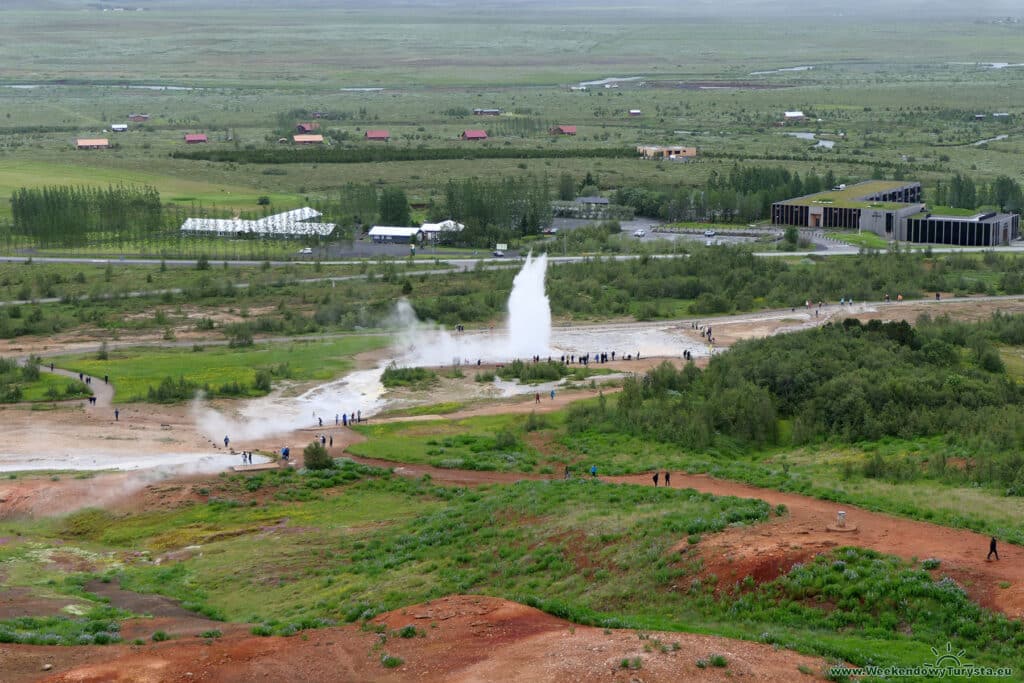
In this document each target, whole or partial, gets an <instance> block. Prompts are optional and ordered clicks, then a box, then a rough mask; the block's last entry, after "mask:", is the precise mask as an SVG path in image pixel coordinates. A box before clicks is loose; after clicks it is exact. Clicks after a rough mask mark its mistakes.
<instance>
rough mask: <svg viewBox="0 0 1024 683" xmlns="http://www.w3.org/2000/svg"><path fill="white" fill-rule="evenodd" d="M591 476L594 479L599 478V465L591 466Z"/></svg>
mask: <svg viewBox="0 0 1024 683" xmlns="http://www.w3.org/2000/svg"><path fill="white" fill-rule="evenodd" d="M590 476H592V477H596V476H597V465H591V466H590Z"/></svg>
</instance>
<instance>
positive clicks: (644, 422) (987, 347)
mask: <svg viewBox="0 0 1024 683" xmlns="http://www.w3.org/2000/svg"><path fill="white" fill-rule="evenodd" d="M996 343H1015V344H1017V343H1024V316H1019V315H1003V314H996V315H995V316H994V317H993V318H992V319H991V320H988V321H985V322H981V323H963V322H954V321H951V320H949V319H948V318H939V319H935V320H932V319H930V318H924V319H922V320H921V321H919V324H918V325H917V326H916V327H912V326H911V325H910V324H909V323H907V322H905V321H901V322H890V323H883V322H881V321H878V320H871V321H869V322H868V323H866V324H863V323H861V322H860V321H858V320H856V319H852V318H851V319H846V320H844V321H843V322H842V323H840V324H828V325H826V326H824V327H821V328H815V329H813V330H808V331H805V332H798V333H793V334H786V335H779V336H775V337H769V338H766V339H759V340H750V341H743V342H739V343H737V344H736V345H735V346H734V347H733V348H732V349H731V350H730V351H729V353H727V354H722V355H719V356H715V357H714V358H712V360H711V362H710V363H709V365H708V367H707V368H706V369H705V370H701V369H699V368H697V367H696V365H694V364H692V363H690V364H687V365H686V366H684V367H682V368H681V369H680V368H676V367H675V366H673V365H672V364H670V363H664V364H662V365H661V366H659V367H657V368H654V369H653V370H651V371H650V372H648V373H647V374H645V375H643V376H642V377H633V378H629V379H627V380H626V381H625V384H624V387H623V390H622V392H621V393H620V394H619V396H618V400H617V401H616V402H615V403H614V406H612V405H610V404H609V402H601V403H597V404H579V405H576V406H574V407H573V408H571V409H570V413H569V417H568V420H567V424H568V427H569V429H570V431H571V432H577V433H579V432H584V431H588V430H592V429H597V430H599V431H600V430H610V431H615V432H624V433H629V434H633V435H636V436H641V437H644V438H654V439H657V440H660V441H663V442H667V443H673V444H678V445H679V446H681V447H683V448H689V449H695V450H709V449H726V450H729V449H735V448H752V449H757V448H762V447H769V446H777V445H781V444H783V443H784V442H786V443H793V444H796V445H801V444H812V443H816V442H821V441H829V442H838V443H856V442H862V441H875V440H878V439H881V438H884V437H893V438H900V439H914V438H922V437H932V436H941V437H943V438H944V439H945V440H946V442H947V443H948V444H949V445H950V446H953V445H956V446H957V447H959V448H961V449H964V450H966V451H967V452H969V453H971V454H974V455H975V456H976V457H977V458H978V459H979V462H981V461H985V463H986V465H985V466H976V467H972V468H970V471H969V473H968V474H969V476H971V477H973V478H974V479H975V480H976V481H978V482H979V483H995V484H999V485H1008V486H1012V485H1013V484H1014V483H1016V482H1019V483H1021V484H1022V486H1021V488H1020V493H1018V494H1017V495H1024V457H1021V455H1020V452H1021V450H1022V449H1024V427H1021V425H1020V421H1019V419H1017V416H1018V415H1019V413H1020V410H1021V407H1022V406H1024V385H1021V384H1020V383H1019V382H1018V381H1017V380H1016V379H1014V378H1013V377H1011V376H1010V375H1009V374H1008V373H1007V371H1006V368H1005V366H1004V364H1003V361H1002V358H1001V356H1000V354H999V352H998V350H997V348H996ZM783 423H787V424H789V425H790V427H791V429H790V430H789V432H790V433H789V434H788V436H786V437H783V436H782V434H783V431H782V430H781V429H780V426H781V425H782V424H783ZM990 456H998V457H994V458H992V459H989V458H990ZM1011 490H1012V489H1011Z"/></svg>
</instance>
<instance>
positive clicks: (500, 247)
mask: <svg viewBox="0 0 1024 683" xmlns="http://www.w3.org/2000/svg"><path fill="white" fill-rule="evenodd" d="M494 248H495V249H496V250H497V251H507V250H508V245H507V244H501V243H500V242H499V243H498V244H496V245H494Z"/></svg>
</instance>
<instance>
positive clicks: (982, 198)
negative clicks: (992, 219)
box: [934, 173, 1024, 211]
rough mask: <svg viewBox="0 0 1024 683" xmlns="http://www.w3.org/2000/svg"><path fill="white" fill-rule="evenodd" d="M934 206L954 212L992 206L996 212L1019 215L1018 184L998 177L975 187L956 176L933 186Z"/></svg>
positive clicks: (1022, 199) (1022, 202)
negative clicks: (951, 209) (949, 208)
mask: <svg viewBox="0 0 1024 683" xmlns="http://www.w3.org/2000/svg"><path fill="white" fill-rule="evenodd" d="M934 203H935V204H936V205H937V206H952V207H954V208H958V209H976V208H978V207H979V206H993V207H996V208H998V209H999V210H1000V211H1020V209H1021V207H1024V194H1022V192H1021V187H1020V183H1018V182H1017V181H1016V180H1014V179H1013V178H1011V177H1010V176H1006V175H1001V176H999V177H998V178H996V179H995V180H993V181H992V182H991V183H987V184H986V183H977V184H976V183H975V182H974V181H973V180H971V178H970V177H969V176H964V175H961V174H959V173H957V174H956V175H954V176H953V177H952V178H950V179H949V180H948V181H946V182H942V181H941V180H940V181H939V182H938V183H936V185H935V202H934Z"/></svg>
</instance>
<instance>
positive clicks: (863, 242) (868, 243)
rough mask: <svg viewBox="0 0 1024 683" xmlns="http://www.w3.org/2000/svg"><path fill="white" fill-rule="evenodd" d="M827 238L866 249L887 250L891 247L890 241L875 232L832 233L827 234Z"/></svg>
mask: <svg viewBox="0 0 1024 683" xmlns="http://www.w3.org/2000/svg"><path fill="white" fill-rule="evenodd" d="M826 236H827V237H828V238H829V239H834V240H839V241H840V242H846V243H847V244H852V245H854V246H855V247H862V248H864V249H886V248H888V247H889V242H888V240H886V239H885V238H884V237H879V236H878V235H876V234H875V233H873V232H830V233H826Z"/></svg>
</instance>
